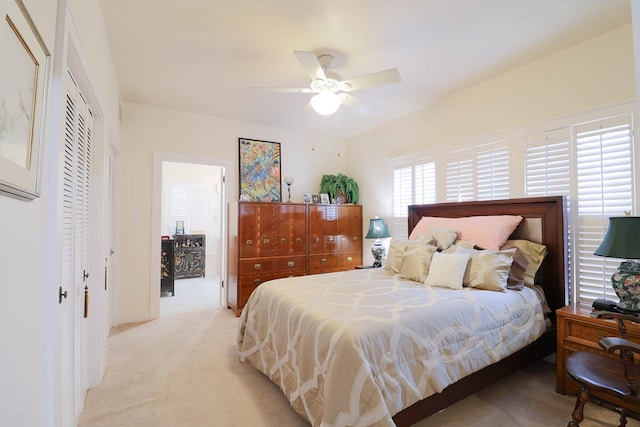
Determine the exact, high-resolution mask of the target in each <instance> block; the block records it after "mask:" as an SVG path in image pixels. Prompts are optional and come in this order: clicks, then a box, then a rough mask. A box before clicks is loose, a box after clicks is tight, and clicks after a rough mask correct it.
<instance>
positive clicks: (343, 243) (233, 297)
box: [227, 202, 362, 316]
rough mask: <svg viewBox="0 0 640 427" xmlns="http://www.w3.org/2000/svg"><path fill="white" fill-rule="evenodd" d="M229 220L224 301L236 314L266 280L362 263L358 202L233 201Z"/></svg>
mask: <svg viewBox="0 0 640 427" xmlns="http://www.w3.org/2000/svg"><path fill="white" fill-rule="evenodd" d="M228 219H229V227H228V232H229V235H228V245H229V247H228V254H229V259H228V267H227V273H228V274H227V306H228V307H229V308H231V309H232V310H234V311H235V313H236V315H237V316H239V315H240V313H241V312H242V308H243V307H244V305H245V304H246V303H247V301H248V300H249V296H250V295H251V292H253V290H254V289H255V288H256V287H258V286H259V285H260V284H261V283H263V282H265V281H267V280H271V279H278V278H282V277H290V276H303V275H305V274H316V273H325V272H330V271H342V270H349V269H354V268H355V266H356V265H359V264H362V206H360V205H316V204H303V203H264V202H233V203H230V204H229V214H228ZM311 242H313V243H311Z"/></svg>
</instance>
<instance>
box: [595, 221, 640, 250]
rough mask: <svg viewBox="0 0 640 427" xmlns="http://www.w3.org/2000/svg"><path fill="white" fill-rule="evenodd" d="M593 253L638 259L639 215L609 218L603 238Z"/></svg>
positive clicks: (639, 243) (639, 248)
mask: <svg viewBox="0 0 640 427" xmlns="http://www.w3.org/2000/svg"><path fill="white" fill-rule="evenodd" d="M593 254H594V255H600V256H606V257H611V258H623V259H640V217H637V216H620V217H611V218H609V227H608V228H607V232H606V233H605V236H604V240H602V243H601V244H600V246H599V247H598V249H596V251H595V252H594V253H593Z"/></svg>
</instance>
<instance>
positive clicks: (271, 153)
mask: <svg viewBox="0 0 640 427" xmlns="http://www.w3.org/2000/svg"><path fill="white" fill-rule="evenodd" d="M238 141H239V145H240V168H239V170H240V200H251V201H257V202H281V201H282V182H281V176H280V170H281V163H280V143H279V142H269V141H257V140H254V139H246V138H238Z"/></svg>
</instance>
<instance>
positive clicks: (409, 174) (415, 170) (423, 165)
mask: <svg viewBox="0 0 640 427" xmlns="http://www.w3.org/2000/svg"><path fill="white" fill-rule="evenodd" d="M435 201H436V164H435V162H434V161H431V160H426V159H420V160H418V161H417V162H416V163H415V164H413V163H412V164H406V163H405V164H402V165H398V166H396V167H395V168H394V170H393V219H392V220H391V235H392V236H393V237H396V238H399V239H406V238H407V237H408V224H407V217H408V213H409V211H408V206H409V205H412V204H424V203H434V202H435Z"/></svg>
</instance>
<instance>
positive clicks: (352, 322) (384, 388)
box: [238, 196, 567, 426]
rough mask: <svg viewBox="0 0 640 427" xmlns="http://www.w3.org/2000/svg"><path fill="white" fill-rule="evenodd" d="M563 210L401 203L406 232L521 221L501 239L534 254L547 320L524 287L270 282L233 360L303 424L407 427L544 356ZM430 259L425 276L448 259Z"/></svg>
mask: <svg viewBox="0 0 640 427" xmlns="http://www.w3.org/2000/svg"><path fill="white" fill-rule="evenodd" d="M565 211H566V209H565V201H564V199H563V198H562V197H559V196H558V197H540V198H523V199H509V200H494V201H483V202H461V203H441V204H431V205H415V206H410V207H409V217H408V225H409V232H410V234H411V232H412V231H414V229H416V230H418V228H419V227H421V226H422V225H423V224H424V218H425V217H427V218H428V219H435V220H438V219H443V220H444V219H445V218H459V219H460V220H463V219H466V218H468V217H484V216H487V217H490V216H518V217H522V218H521V221H520V222H519V223H518V225H517V227H516V228H515V230H514V231H513V232H512V233H511V234H510V235H509V236H508V238H509V241H523V240H524V241H530V242H535V243H536V244H538V245H543V246H544V247H545V249H546V252H545V253H546V254H545V256H544V261H543V262H542V264H541V265H540V268H539V269H538V271H537V272H536V273H537V274H536V283H537V284H539V285H540V286H541V289H542V290H543V291H544V295H545V297H546V304H547V305H548V310H547V314H548V315H547V318H545V313H544V308H545V307H544V304H542V303H541V302H540V301H539V295H540V294H539V292H536V291H535V290H534V288H532V287H529V286H524V287H521V288H520V289H521V290H518V291H513V290H504V291H501V292H494V291H490V290H483V289H476V288H472V287H468V286H465V287H464V288H462V289H459V288H456V289H449V288H448V287H447V286H440V285H437V284H436V286H424V285H422V284H418V283H416V282H415V281H412V280H408V279H407V278H406V276H405V275H404V274H399V273H398V272H396V271H393V270H389V269H361V270H353V271H347V272H340V273H327V274H321V275H312V276H304V277H297V278H287V279H277V280H274V281H270V282H266V283H264V284H261V285H260V287H258V289H256V291H254V293H253V294H252V295H251V297H250V299H249V302H248V303H247V305H246V306H245V308H244V310H243V312H242V315H241V317H240V325H239V328H238V351H239V357H240V360H241V361H242V362H248V363H251V364H252V365H254V366H255V367H256V368H257V369H258V370H260V371H262V372H263V373H264V374H265V375H267V376H268V377H269V378H270V379H271V380H272V381H273V382H274V383H276V384H277V385H278V386H279V387H280V388H281V390H282V391H283V392H284V393H285V395H286V396H287V397H288V399H289V401H290V403H291V405H292V407H293V408H294V409H295V410H296V411H297V412H298V413H299V414H301V415H302V416H303V417H305V418H306V419H307V420H308V421H309V422H310V424H312V425H314V426H316V425H318V426H320V425H321V426H346V425H379V426H393V425H398V426H406V425H411V424H413V423H415V422H417V421H418V420H420V419H423V418H425V417H427V416H429V415H431V414H433V413H435V412H437V411H439V410H440V409H442V408H444V407H446V406H448V405H450V404H452V403H454V402H456V401H458V400H460V399H462V398H464V397H466V396H468V395H469V394H472V393H474V392H475V391H477V390H479V389H480V388H482V387H484V386H486V385H488V384H490V383H492V382H494V381H496V380H498V379H500V378H502V377H504V376H506V375H508V374H509V373H511V372H514V371H515V370H517V369H520V368H521V367H522V366H524V365H525V364H527V363H530V362H531V361H533V360H536V359H538V358H541V357H544V356H546V355H548V354H551V353H552V352H553V351H555V319H554V318H553V312H554V311H555V310H556V309H557V308H560V307H563V306H564V305H566V302H567V292H566V282H567V275H566V225H565V224H566V222H565ZM431 229H432V230H435V229H436V228H434V227H432V228H431ZM459 240H463V239H459ZM460 243H462V241H461V242H460ZM450 248H454V246H450V247H449V249H450ZM421 250H422V249H421ZM457 250H460V251H462V249H460V248H458V247H456V251H457ZM444 252H446V251H442V253H444ZM463 252H464V251H463ZM436 253H438V254H439V253H440V252H436ZM389 256H391V254H389ZM433 257H434V258H433V261H432V264H431V270H435V268H434V266H435V265H436V264H435V257H439V258H441V259H443V258H445V257H446V258H447V259H448V260H451V259H453V258H456V257H454V256H439V255H436V254H434V255H433ZM462 258H463V257H460V256H458V258H456V259H462ZM391 267H392V266H391ZM465 280H466V279H465ZM424 316H431V317H429V318H428V320H427V318H425V317H424Z"/></svg>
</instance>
